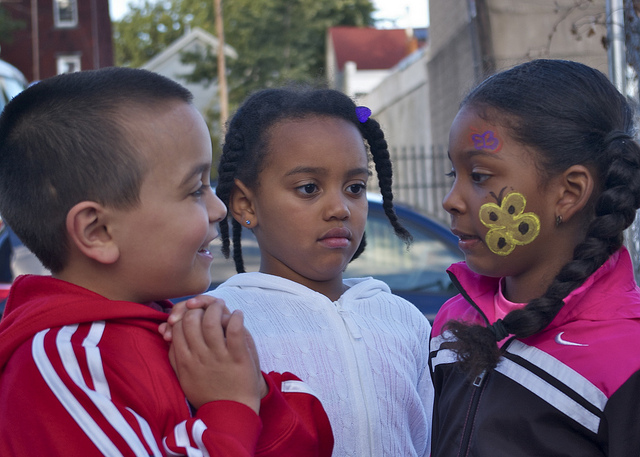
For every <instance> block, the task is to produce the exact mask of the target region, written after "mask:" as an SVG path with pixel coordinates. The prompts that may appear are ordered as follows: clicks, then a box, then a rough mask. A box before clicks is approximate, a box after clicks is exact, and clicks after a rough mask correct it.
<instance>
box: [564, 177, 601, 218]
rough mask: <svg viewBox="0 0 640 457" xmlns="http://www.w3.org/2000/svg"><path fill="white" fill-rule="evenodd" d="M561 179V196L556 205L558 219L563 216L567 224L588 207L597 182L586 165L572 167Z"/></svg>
mask: <svg viewBox="0 0 640 457" xmlns="http://www.w3.org/2000/svg"><path fill="white" fill-rule="evenodd" d="M560 178H561V188H560V192H561V194H560V198H559V199H558V202H557V204H556V217H557V216H561V217H562V220H563V221H564V222H567V221H569V220H570V219H571V218H572V217H573V216H575V215H576V213H579V212H580V211H581V210H582V209H583V208H584V207H585V206H587V204H588V203H589V200H590V199H591V195H592V194H593V189H594V187H595V181H594V178H593V174H592V173H591V171H590V170H589V169H588V168H587V167H585V166H584V165H572V166H571V167H569V168H567V169H566V170H565V171H564V173H562V175H561V177H560Z"/></svg>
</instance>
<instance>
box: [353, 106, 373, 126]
mask: <svg viewBox="0 0 640 457" xmlns="http://www.w3.org/2000/svg"><path fill="white" fill-rule="evenodd" d="M356 116H358V120H359V121H360V122H362V123H363V124H364V123H365V122H367V120H368V119H369V116H371V110H370V109H369V108H367V107H366V106H356Z"/></svg>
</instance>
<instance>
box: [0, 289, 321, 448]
mask: <svg viewBox="0 0 640 457" xmlns="http://www.w3.org/2000/svg"><path fill="white" fill-rule="evenodd" d="M162 305H164V306H165V307H168V306H170V303H168V302H167V303H163V304H162ZM166 318H167V314H165V313H162V312H159V311H156V310H153V309H151V308H150V307H147V306H144V305H140V304H137V303H130V302H123V301H112V300H108V299H106V298H104V297H102V296H100V295H98V294H95V293H93V292H91V291H88V290H86V289H83V288H80V287H78V286H75V285H73V284H70V283H67V282H64V281H60V280H57V279H53V278H51V277H43V276H21V277H19V278H18V279H17V280H16V281H15V282H14V285H13V287H12V290H11V293H10V296H9V299H8V302H7V306H6V310H5V315H4V317H3V319H2V321H0V455H2V456H12V457H27V456H29V457H32V456H35V455H47V456H83V457H89V456H102V455H108V456H121V455H122V456H165V455H169V456H176V455H189V456H207V455H209V456H234V457H239V456H250V455H254V454H255V455H264V456H267V455H269V456H279V457H282V456H301V455H304V456H307V455H308V456H330V455H331V451H332V448H333V436H332V433H331V427H330V425H329V421H328V419H327V416H326V414H325V412H324V409H323V408H322V406H321V404H320V402H319V401H318V400H317V399H316V398H315V397H314V396H313V395H310V394H309V393H306V392H308V389H305V384H303V383H302V382H301V381H300V380H299V379H298V378H297V377H295V376H294V375H291V374H290V373H285V374H278V373H270V374H269V375H265V379H266V381H267V384H268V385H269V394H268V395H267V396H266V397H265V398H264V399H263V400H262V404H261V407H260V417H258V416H257V415H256V414H255V413H254V412H253V411H252V410H251V409H250V408H248V407H247V406H245V405H242V404H240V403H236V402H233V401H215V402H210V403H207V404H205V405H204V406H202V407H201V408H200V409H199V410H198V411H197V413H196V414H195V415H194V416H193V417H192V415H191V413H190V408H189V405H188V403H187V400H186V398H185V396H184V394H183V392H182V390H181V389H180V384H179V382H178V379H177V377H176V376H175V374H174V372H173V369H172V368H171V365H170V364H169V359H168V345H167V343H166V342H165V341H164V340H163V339H162V337H161V335H160V334H159V333H158V330H157V328H158V325H159V324H160V323H161V322H163V321H165V320H166ZM211 382H215V380H212V381H211Z"/></svg>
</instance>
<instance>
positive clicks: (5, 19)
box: [0, 5, 25, 43]
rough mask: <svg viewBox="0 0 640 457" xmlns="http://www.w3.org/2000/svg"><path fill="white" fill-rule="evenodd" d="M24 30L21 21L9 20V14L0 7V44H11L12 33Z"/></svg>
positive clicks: (23, 24)
mask: <svg viewBox="0 0 640 457" xmlns="http://www.w3.org/2000/svg"><path fill="white" fill-rule="evenodd" d="M24 28H25V23H24V22H23V21H16V20H13V19H12V18H11V16H10V15H9V13H7V11H6V10H5V9H4V7H3V6H2V5H0V42H3V43H11V42H12V41H13V32H15V31H16V30H21V29H24Z"/></svg>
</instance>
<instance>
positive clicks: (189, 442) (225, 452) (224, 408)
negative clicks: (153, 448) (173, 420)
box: [163, 400, 262, 457]
mask: <svg viewBox="0 0 640 457" xmlns="http://www.w3.org/2000/svg"><path fill="white" fill-rule="evenodd" d="M261 428H262V426H261V423H260V419H259V418H258V416H257V415H256V413H255V412H254V411H253V410H252V409H251V408H249V407H248V406H245V405H243V404H241V403H237V402H233V401H226V400H218V401H213V402H210V403H206V404H204V405H202V406H201V407H200V409H198V413H197V414H196V416H195V417H194V418H191V419H188V420H185V421H183V422H181V423H180V424H178V425H177V426H176V427H175V428H174V430H173V432H172V433H170V434H169V435H168V436H167V437H165V438H164V440H163V446H164V451H165V452H166V453H167V455H170V456H182V455H184V456H190V457H191V456H205V455H210V456H229V457H235V456H237V457H243V456H247V457H249V456H253V455H255V447H256V442H257V441H258V436H259V435H260V430H261Z"/></svg>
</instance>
